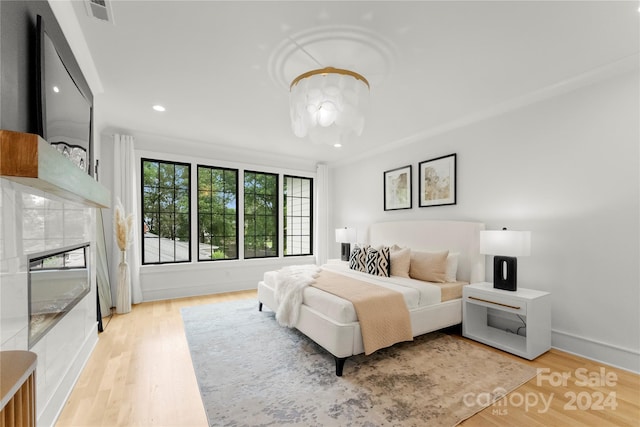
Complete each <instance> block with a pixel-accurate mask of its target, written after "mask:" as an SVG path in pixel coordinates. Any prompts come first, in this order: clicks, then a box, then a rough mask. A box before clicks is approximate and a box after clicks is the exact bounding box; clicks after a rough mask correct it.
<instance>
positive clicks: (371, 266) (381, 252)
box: [367, 246, 389, 277]
mask: <svg viewBox="0 0 640 427" xmlns="http://www.w3.org/2000/svg"><path fill="white" fill-rule="evenodd" d="M367 273H369V274H372V275H374V276H383V277H389V248H388V247H386V246H379V247H377V248H372V247H369V248H368V249H367Z"/></svg>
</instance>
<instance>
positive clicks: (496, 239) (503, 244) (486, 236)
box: [480, 230, 531, 257]
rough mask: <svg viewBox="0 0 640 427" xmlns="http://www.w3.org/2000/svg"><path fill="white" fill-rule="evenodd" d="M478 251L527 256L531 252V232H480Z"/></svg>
mask: <svg viewBox="0 0 640 427" xmlns="http://www.w3.org/2000/svg"><path fill="white" fill-rule="evenodd" d="M480 253H482V254H486V255H501V256H511V257H519V256H528V255H530V254H531V232H530V231H512V230H490V231H489V230H487V231H481V232H480Z"/></svg>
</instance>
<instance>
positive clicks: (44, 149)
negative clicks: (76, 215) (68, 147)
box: [0, 130, 111, 208]
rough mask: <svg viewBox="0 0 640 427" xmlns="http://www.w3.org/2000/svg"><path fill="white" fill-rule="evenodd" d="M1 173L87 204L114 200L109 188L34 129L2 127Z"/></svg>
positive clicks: (100, 204) (104, 205)
mask: <svg viewBox="0 0 640 427" xmlns="http://www.w3.org/2000/svg"><path fill="white" fill-rule="evenodd" d="M0 176H2V178H6V179H10V180H12V181H15V182H19V183H20V184H23V185H27V186H29V187H33V188H37V189H39V190H42V191H46V192H47V193H51V194H54V195H56V196H59V197H62V198H64V199H67V200H71V201H73V202H79V203H82V204H84V205H88V206H92V207H97V208H108V207H109V206H110V204H111V193H110V192H109V190H107V189H106V188H105V187H104V186H103V185H102V184H100V183H99V182H97V181H96V180H94V179H93V178H92V177H91V176H90V175H89V174H87V173H86V172H83V171H82V170H81V169H80V168H78V167H77V166H76V165H74V164H73V163H72V162H71V161H69V159H67V158H66V157H65V156H63V155H62V154H61V153H59V152H58V150H56V149H55V148H54V147H52V146H51V145H49V143H47V141H45V140H44V139H42V138H41V137H40V136H38V135H35V134H32V133H21V132H14V131H9V130H0Z"/></svg>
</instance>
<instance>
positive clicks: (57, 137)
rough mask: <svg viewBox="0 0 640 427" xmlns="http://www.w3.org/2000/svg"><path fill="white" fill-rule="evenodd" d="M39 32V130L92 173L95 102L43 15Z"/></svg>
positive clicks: (38, 22) (63, 152) (86, 170)
mask: <svg viewBox="0 0 640 427" xmlns="http://www.w3.org/2000/svg"><path fill="white" fill-rule="evenodd" d="M37 33H38V34H37V43H36V51H37V56H36V62H37V65H36V68H37V70H36V74H37V76H38V82H37V84H36V86H37V91H38V96H37V98H38V99H37V100H36V105H37V123H38V133H39V134H40V136H42V138H44V139H45V140H46V141H47V142H49V143H50V144H52V145H54V146H55V147H56V148H57V149H58V151H60V152H61V153H62V154H63V155H65V156H67V157H69V159H70V160H71V161H72V162H73V163H74V164H75V165H76V166H78V167H79V168H81V169H82V170H84V171H85V172H87V173H88V174H90V175H92V168H91V165H92V158H93V153H92V152H91V148H92V144H91V137H92V135H91V117H92V105H91V102H90V101H89V100H88V98H87V97H86V96H85V95H84V94H83V93H82V90H81V89H80V88H79V87H78V85H77V83H76V81H75V80H74V79H73V77H72V75H71V73H70V72H69V70H68V69H67V67H66V66H65V63H64V61H63V60H62V58H61V56H60V54H59V52H58V49H56V46H55V44H54V42H53V40H52V38H51V37H50V36H49V34H48V33H47V31H46V28H45V24H44V20H43V19H42V17H41V16H39V15H38V17H37Z"/></svg>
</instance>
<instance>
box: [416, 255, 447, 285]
mask: <svg viewBox="0 0 640 427" xmlns="http://www.w3.org/2000/svg"><path fill="white" fill-rule="evenodd" d="M448 255H449V251H442V252H415V251H412V252H411V266H410V267H409V276H410V277H412V278H413V279H418V280H424V281H425V282H433V283H444V282H445V280H446V279H445V273H446V271H447V256H448Z"/></svg>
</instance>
